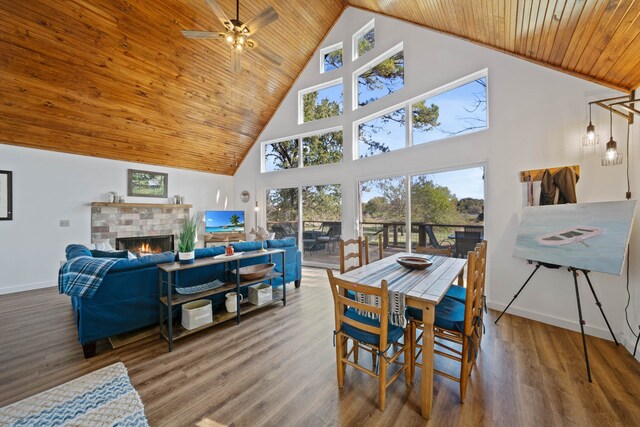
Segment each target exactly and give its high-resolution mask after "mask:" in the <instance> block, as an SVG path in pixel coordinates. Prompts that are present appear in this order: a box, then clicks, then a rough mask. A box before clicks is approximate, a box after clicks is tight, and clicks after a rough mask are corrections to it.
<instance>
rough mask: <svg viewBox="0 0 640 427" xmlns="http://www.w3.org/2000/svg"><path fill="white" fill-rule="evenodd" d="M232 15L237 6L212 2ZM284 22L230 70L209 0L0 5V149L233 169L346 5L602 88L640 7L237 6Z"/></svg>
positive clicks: (573, 2) (639, 79)
mask: <svg viewBox="0 0 640 427" xmlns="http://www.w3.org/2000/svg"><path fill="white" fill-rule="evenodd" d="M218 2H219V3H220V5H221V6H222V8H223V9H224V10H225V11H226V13H227V15H228V16H230V17H233V16H234V15H235V13H234V12H235V2H234V1H233V0H218ZM269 5H271V6H273V7H274V8H275V9H276V11H277V12H278V14H279V15H280V18H279V19H278V20H277V21H276V22H275V23H273V24H271V25H269V26H268V27H265V28H263V29H262V30H261V31H260V32H259V33H258V34H257V35H256V40H257V41H258V42H259V43H260V44H261V45H263V46H265V47H267V48H269V49H270V50H273V51H275V52H277V53H279V54H280V55H281V56H283V57H284V62H283V64H282V65H281V66H276V65H273V64H272V63H270V62H269V61H267V60H265V59H264V58H262V57H261V56H260V55H256V54H254V53H248V54H246V55H245V58H244V64H243V69H242V72H241V73H240V74H239V75H234V74H232V73H230V72H229V51H228V49H227V47H226V45H225V44H224V43H221V42H220V41H218V40H188V39H185V38H184V37H183V36H182V35H181V33H180V30H183V29H192V30H209V31H221V30H222V29H223V28H222V25H221V24H220V22H219V21H218V20H217V19H216V17H215V16H214V15H213V13H212V12H211V9H209V7H208V6H207V4H206V3H205V0H164V1H145V0H137V1H136V0H16V1H9V0H0V143H9V144H16V145H21V146H26V147H33V148H42V149H48V150H55V151H63V152H68V153H75V154H83V155H90V156H97V157H105V158H111V159H118V160H128V161H135V162H142V163H149V164H155V165H165V166H173V167H179V168H186V169H194V170H201V171H206V172H215V173H221V174H233V173H234V172H235V170H236V169H237V165H238V164H239V163H240V162H241V160H242V159H243V157H244V156H245V155H246V153H247V152H248V150H249V149H250V148H251V146H252V145H253V143H254V142H255V141H256V139H257V137H258V135H259V133H260V131H261V130H262V129H263V127H264V126H265V125H266V123H267V122H268V120H269V118H270V117H271V116H272V115H273V113H274V112H275V110H276V108H277V106H278V105H279V103H280V102H281V100H282V99H283V98H284V96H285V94H286V93H287V91H288V89H289V88H290V87H291V85H292V83H293V82H294V80H295V79H296V77H297V76H298V74H299V73H300V72H301V71H302V69H303V67H304V66H305V64H306V63H307V61H308V60H309V58H310V57H311V55H312V53H313V52H314V50H315V49H316V48H317V46H318V44H319V43H320V42H321V41H322V39H323V38H324V36H325V34H326V33H327V32H328V31H329V29H330V28H331V26H332V24H333V23H334V22H335V21H336V19H337V18H338V16H340V13H341V11H342V10H343V9H344V7H345V5H352V6H356V7H360V8H363V9H367V10H371V11H374V12H379V13H382V14H385V15H388V16H392V17H396V18H399V19H402V20H405V21H408V22H412V23H416V24H419V25H422V26H425V27H428V28H432V29H435V30H438V31H441V32H444V33H448V34H452V35H455V36H457V37H462V38H465V39H468V40H471V41H473V42H477V43H481V44H483V45H486V46H490V47H492V48H495V49H498V50H501V51H504V52H507V53H510V54H513V55H517V56H519V57H522V58H524V59H527V60H530V61H534V62H537V63H539V64H541V65H544V66H548V67H552V68H555V69H559V70H561V71H564V72H567V73H570V74H574V75H577V76H580V77H583V78H587V79H590V80H593V81H596V82H599V83H602V84H605V85H607V86H610V87H615V88H618V89H622V90H631V89H635V88H636V87H638V86H640V0H610V1H604V0H588V1H587V0H511V1H510V0H430V1H425V0H402V1H399V0H396V1H389V0H349V1H348V2H343V1H342V0H322V1H313V2H309V1H305V0H243V1H242V2H241V7H240V18H241V19H244V20H247V19H248V18H250V17H253V16H255V15H256V14H257V13H258V12H260V11H261V10H262V9H264V8H265V7H267V6H269Z"/></svg>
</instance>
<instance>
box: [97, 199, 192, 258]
mask: <svg viewBox="0 0 640 427" xmlns="http://www.w3.org/2000/svg"><path fill="white" fill-rule="evenodd" d="M191 207H192V205H168V204H152V203H102V202H94V203H92V204H91V243H98V242H104V241H107V240H108V241H109V243H110V244H111V246H112V247H114V248H115V247H116V238H121V237H144V236H161V235H167V234H168V235H174V236H175V237H176V238H175V239H174V240H176V239H177V235H178V234H179V232H180V228H181V226H182V222H183V221H184V219H185V218H188V217H189V210H190V209H191Z"/></svg>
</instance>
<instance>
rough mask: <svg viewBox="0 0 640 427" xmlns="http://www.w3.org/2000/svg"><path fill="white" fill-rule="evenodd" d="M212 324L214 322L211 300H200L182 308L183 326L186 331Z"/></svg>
mask: <svg viewBox="0 0 640 427" xmlns="http://www.w3.org/2000/svg"><path fill="white" fill-rule="evenodd" d="M211 322H213V310H212V309H211V300H208V299H199V300H196V301H191V302H188V303H186V304H184V305H183V306H182V326H184V327H185V328H186V329H195V328H199V327H200V326H203V325H206V324H207V323H211Z"/></svg>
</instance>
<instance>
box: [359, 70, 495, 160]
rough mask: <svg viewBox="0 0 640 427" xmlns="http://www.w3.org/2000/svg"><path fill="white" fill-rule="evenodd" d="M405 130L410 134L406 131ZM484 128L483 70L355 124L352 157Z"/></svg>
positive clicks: (485, 86) (485, 124) (484, 84)
mask: <svg viewBox="0 0 640 427" xmlns="http://www.w3.org/2000/svg"><path fill="white" fill-rule="evenodd" d="M408 112H410V113H411V114H408ZM406 127H409V130H410V132H405V129H406ZM486 128H487V75H486V70H483V71H480V72H478V73H475V74H473V75H471V76H468V77H465V78H463V79H460V80H457V81H455V82H453V83H451V84H449V85H446V86H443V87H442V88H439V89H436V90H433V91H431V92H430V93H428V94H425V95H421V96H419V97H417V98H413V99H411V100H409V101H407V102H405V103H403V104H400V105H397V106H394V107H391V108H389V109H387V110H384V111H382V112H381V113H378V114H376V115H374V116H369V117H367V118H365V119H362V120H360V121H357V122H355V123H354V134H355V135H356V136H357V138H358V145H357V153H356V156H355V158H362V157H369V156H374V155H377V154H382V153H386V152H389V151H393V150H398V149H401V148H405V147H411V146H414V145H418V144H424V143H427V142H432V141H436V140H440V139H445V138H449V137H452V136H457V135H462V134H466V133H471V132H476V131H479V130H483V129H486Z"/></svg>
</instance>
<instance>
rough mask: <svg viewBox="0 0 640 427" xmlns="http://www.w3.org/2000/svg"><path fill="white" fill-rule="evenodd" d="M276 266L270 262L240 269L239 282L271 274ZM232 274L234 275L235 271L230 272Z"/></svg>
mask: <svg viewBox="0 0 640 427" xmlns="http://www.w3.org/2000/svg"><path fill="white" fill-rule="evenodd" d="M275 266H276V265H275V264H274V263H272V262H270V263H266V264H255V265H249V266H246V267H242V268H240V269H239V270H238V273H237V274H239V275H240V280H256V279H259V278H261V277H264V276H266V275H267V274H269V273H271V270H273V267H275ZM231 273H232V274H234V275H235V274H236V270H231Z"/></svg>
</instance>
